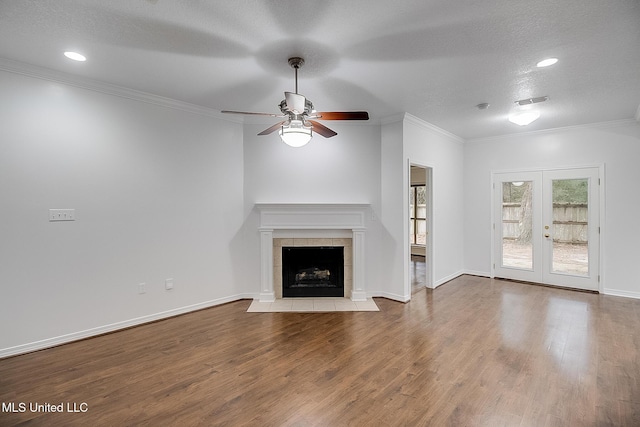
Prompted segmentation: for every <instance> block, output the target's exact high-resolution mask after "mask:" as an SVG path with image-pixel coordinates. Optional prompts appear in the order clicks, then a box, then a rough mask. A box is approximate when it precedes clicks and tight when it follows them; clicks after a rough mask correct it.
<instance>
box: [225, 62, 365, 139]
mask: <svg viewBox="0 0 640 427" xmlns="http://www.w3.org/2000/svg"><path fill="white" fill-rule="evenodd" d="M303 64H304V59H302V58H300V57H297V56H296V57H293V58H289V65H290V66H291V68H293V69H294V70H295V80H296V91H295V93H294V92H285V93H284V99H283V100H282V102H280V105H279V107H280V111H281V112H282V114H271V113H251V112H246V111H229V110H223V111H222V112H223V113H228V114H249V115H254V116H270V117H281V118H285V120H282V121H280V122H278V123H276V124H274V125H273V126H270V127H268V128H267V129H265V130H263V131H262V132H260V133H259V134H258V135H269V134H270V133H273V132H275V131H276V130H278V133H279V134H280V138H282V141H284V142H285V143H286V144H288V145H291V146H293V147H302V146H303V145H305V144H306V143H308V142H309V141H310V140H311V138H312V136H313V132H315V133H318V134H320V135H322V136H324V137H325V138H331V137H332V136H336V135H337V133H336V132H334V131H333V130H331V129H329V128H328V127H326V126H325V125H323V124H322V123H320V122H318V121H317V120H369V113H367V112H366V111H325V112H318V111H316V110H315V109H314V107H313V103H312V102H311V101H310V100H308V99H307V98H305V97H304V96H303V95H300V94H299V93H298V69H299V68H300V67H302V65H303Z"/></svg>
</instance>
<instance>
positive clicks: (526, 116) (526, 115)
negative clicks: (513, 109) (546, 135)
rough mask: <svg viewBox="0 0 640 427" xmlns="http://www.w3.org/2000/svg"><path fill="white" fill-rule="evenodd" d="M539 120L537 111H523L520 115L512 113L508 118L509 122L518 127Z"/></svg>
mask: <svg viewBox="0 0 640 427" xmlns="http://www.w3.org/2000/svg"><path fill="white" fill-rule="evenodd" d="M539 118H540V112H539V111H523V112H521V113H514V114H511V115H510V116H509V121H510V122H511V123H515V124H517V125H520V126H526V125H528V124H531V123H533V122H534V121H536V120H538V119H539Z"/></svg>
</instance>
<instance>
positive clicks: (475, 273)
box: [464, 270, 491, 277]
mask: <svg viewBox="0 0 640 427" xmlns="http://www.w3.org/2000/svg"><path fill="white" fill-rule="evenodd" d="M464 274H469V275H470V276H480V277H491V273H489V272H487V271H476V270H464Z"/></svg>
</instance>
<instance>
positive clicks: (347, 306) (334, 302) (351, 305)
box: [247, 297, 380, 313]
mask: <svg viewBox="0 0 640 427" xmlns="http://www.w3.org/2000/svg"><path fill="white" fill-rule="evenodd" d="M331 311H380V310H379V309H378V306H377V305H376V303H375V302H374V301H373V299H368V300H366V301H351V299H349V298H334V297H325V298H285V299H276V300H275V301H274V302H260V301H258V300H254V301H253V302H252V303H251V305H250V306H249V309H248V310H247V312H249V313H282V312H298V313H300V312H302V313H306V312H316V313H319V312H331Z"/></svg>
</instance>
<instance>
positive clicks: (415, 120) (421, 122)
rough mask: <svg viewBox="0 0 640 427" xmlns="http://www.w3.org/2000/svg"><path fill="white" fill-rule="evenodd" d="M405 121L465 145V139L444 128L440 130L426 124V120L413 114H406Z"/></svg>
mask: <svg viewBox="0 0 640 427" xmlns="http://www.w3.org/2000/svg"><path fill="white" fill-rule="evenodd" d="M404 120H405V122H407V123H411V124H414V125H416V126H419V127H421V128H423V129H426V130H429V131H432V132H435V133H439V134H440V135H442V136H444V137H446V138H450V139H453V140H454V141H456V142H460V143H464V142H465V139H464V138H461V137H459V136H458V135H455V134H453V133H451V132H449V131H446V130H444V129H442V128H439V127H438V126H436V125H433V124H431V123H429V122H426V121H424V120H422V119H420V118H418V117H416V116H414V115H412V114H409V113H404Z"/></svg>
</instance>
